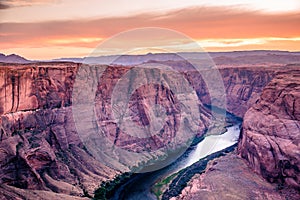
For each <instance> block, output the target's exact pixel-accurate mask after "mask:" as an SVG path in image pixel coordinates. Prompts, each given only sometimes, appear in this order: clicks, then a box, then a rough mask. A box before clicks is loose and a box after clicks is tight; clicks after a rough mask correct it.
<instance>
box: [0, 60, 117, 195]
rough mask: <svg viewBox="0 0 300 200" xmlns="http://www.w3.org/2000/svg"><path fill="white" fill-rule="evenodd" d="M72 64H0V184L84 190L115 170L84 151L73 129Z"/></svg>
mask: <svg viewBox="0 0 300 200" xmlns="http://www.w3.org/2000/svg"><path fill="white" fill-rule="evenodd" d="M77 67H78V66H77V64H70V63H69V64H65V63H64V64H43V65H41V64H40V65H38V64H36V65H34V66H28V65H20V66H4V67H1V70H0V72H1V73H0V74H1V77H2V78H1V79H0V80H1V84H0V85H1V93H0V96H1V98H0V101H1V114H2V115H1V117H0V134H1V135H0V165H1V170H0V183H1V184H3V187H4V186H5V185H10V186H14V187H15V188H20V190H18V191H19V192H20V194H22V192H23V191H25V190H22V189H31V190H44V191H50V192H57V193H65V194H69V195H76V196H84V195H87V194H90V195H92V194H93V191H94V190H95V189H96V188H97V187H98V186H99V184H100V183H101V181H103V180H107V179H109V178H113V177H114V176H115V175H116V174H117V172H116V171H115V170H112V169H110V168H108V167H107V166H105V165H103V164H102V163H100V162H99V161H98V160H96V159H95V158H94V157H93V156H92V155H90V153H89V152H88V151H87V149H86V148H85V147H84V145H83V144H82V142H81V139H80V137H79V136H78V134H77V132H76V127H75V125H74V120H73V115H72V109H71V107H69V105H70V104H71V92H72V84H73V82H74V79H75V72H76V69H77ZM5 188H6V187H5ZM10 188H11V187H10ZM12 191H14V190H13V189H12ZM1 193H3V196H4V194H5V192H3V191H1ZM45 194H47V193H45ZM25 197H26V198H27V196H26V195H25V196H24V198H25ZM28 198H29V197H28Z"/></svg>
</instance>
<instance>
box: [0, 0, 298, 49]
mask: <svg viewBox="0 0 300 200" xmlns="http://www.w3.org/2000/svg"><path fill="white" fill-rule="evenodd" d="M31 2H41V1H31ZM299 22H300V12H296V13H295V12H290V13H262V12H259V11H247V10H240V9H234V8H228V7H194V8H187V9H181V10H175V11H172V12H168V13H160V14H158V13H144V14H139V15H135V16H125V17H111V18H100V19H86V20H82V19H81V20H65V21H47V22H33V23H1V24H0V30H1V34H0V45H1V47H2V48H3V49H5V48H21V47H23V48H27V47H39V48H40V47H45V48H47V47H53V46H69V47H71V46H73V47H90V48H93V47H95V46H96V45H97V44H99V42H101V40H102V39H105V38H109V37H111V36H113V35H114V34H118V33H120V32H122V31H125V30H128V29H133V28H140V27H163V28H169V29H172V30H176V31H179V32H182V33H184V34H186V35H187V36H189V37H191V38H193V39H195V40H197V41H199V40H207V39H210V40H214V39H216V40H217V39H233V38H237V39H240V40H243V39H255V38H268V37H272V38H294V37H299V36H300V23H299ZM164 40H166V39H164ZM240 40H238V41H233V40H227V41H226V40H224V42H222V43H223V44H222V45H226V42H227V43H228V45H231V46H237V45H238V44H245V42H241V41H240ZM253 41H254V40H253ZM232 43H236V44H232ZM259 44H261V45H264V43H263V42H260V43H259Z"/></svg>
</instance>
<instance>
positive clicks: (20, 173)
mask: <svg viewBox="0 0 300 200" xmlns="http://www.w3.org/2000/svg"><path fill="white" fill-rule="evenodd" d="M171 64H174V63H171ZM174 65H175V66H174V67H175V69H179V68H180V67H181V66H184V65H183V64H182V63H180V62H178V63H175V64H174ZM176 67H177V68H176ZM80 68H81V69H82V68H84V69H86V70H85V72H86V74H85V75H84V76H85V77H86V79H81V78H78V76H77V75H78V70H79V69H80ZM131 69H132V67H124V66H100V67H99V70H100V71H101V72H103V74H101V76H99V77H97V76H94V75H95V72H93V71H91V70H90V68H89V67H88V66H86V65H81V64H75V63H32V64H26V65H17V64H16V65H10V64H2V65H1V66H0V115H1V116H0V164H1V169H0V183H1V184H2V185H5V186H7V185H9V186H13V188H21V189H25V190H27V189H37V190H43V191H50V192H56V193H64V194H68V195H75V196H83V195H84V193H88V194H90V195H92V194H93V191H94V190H95V189H96V188H97V187H98V186H99V184H100V183H101V182H102V181H104V180H107V179H111V178H113V177H114V176H115V175H116V174H117V173H120V171H121V170H119V169H122V170H130V167H132V166H135V165H139V164H140V163H146V162H147V161H148V160H151V159H156V158H158V157H163V156H164V153H165V152H164V150H161V149H163V147H164V146H166V145H169V146H170V147H171V149H172V148H173V147H174V145H173V146H172V143H169V140H170V139H172V138H174V137H175V136H176V135H177V133H178V130H180V128H181V129H182V130H183V131H189V130H188V129H185V127H193V129H192V131H193V132H194V133H193V134H195V135H197V136H202V135H203V134H204V133H205V130H207V129H208V128H209V126H210V125H211V124H212V123H211V121H212V120H213V118H214V117H213V116H212V114H211V112H210V111H209V110H207V108H205V106H204V104H210V103H211V97H210V92H211V91H209V90H208V89H207V85H206V83H205V80H204V79H203V78H202V77H201V76H199V73H197V72H196V71H193V70H191V69H190V68H189V67H186V68H184V67H183V68H182V69H181V68H180V69H181V70H177V71H178V72H179V71H180V73H181V74H182V76H183V78H185V80H186V81H187V82H188V83H189V84H190V85H191V88H192V90H194V91H190V90H186V89H185V88H182V82H180V81H178V80H180V79H178V78H174V77H172V76H174V75H173V74H169V72H165V71H164V70H160V69H155V70H152V71H151V70H145V71H144V75H143V76H145V80H146V81H147V80H148V81H149V83H148V84H144V85H141V86H139V87H137V88H135V89H134V90H132V91H131V93H130V98H129V99H128V105H127V107H128V115H129V118H124V119H126V120H127V119H130V120H131V121H132V123H133V124H135V125H136V126H137V127H139V126H141V127H142V126H148V128H149V135H148V137H147V138H146V139H145V137H140V138H136V137H135V135H134V133H135V131H134V130H135V129H130V127H126V129H125V128H119V125H120V123H118V121H116V120H112V119H114V117H116V115H115V114H114V112H116V113H117V111H120V110H121V109H115V110H113V109H112V108H113V107H112V106H111V104H112V103H113V102H114V98H115V97H122V94H121V93H120V94H119V93H114V92H116V91H123V90H124V91H128V87H127V88H126V87H124V88H123V86H126V85H130V81H135V82H139V78H140V77H141V76H139V75H137V76H132V77H131V79H125V80H124V82H122V81H120V79H122V78H123V77H124V76H125V75H126V74H127V73H129V72H130V70H131ZM219 72H220V76H221V77H222V81H223V82H224V88H225V94H224V95H225V96H226V99H227V102H226V105H227V106H226V107H227V110H228V111H230V112H232V113H234V114H236V115H238V116H241V117H242V116H243V115H244V113H245V112H246V110H247V108H248V107H249V106H251V105H252V104H253V103H254V102H255V100H256V99H257V98H258V97H259V95H260V92H261V91H262V90H263V88H264V86H265V85H266V84H267V83H268V82H269V81H270V80H271V79H272V77H273V76H274V73H275V72H274V71H272V70H268V69H250V68H233V67H227V68H222V69H220V70H219ZM93 73H94V74H93ZM92 77H93V78H92ZM153 77H160V79H159V80H160V81H163V82H164V84H162V83H161V82H155V81H150V80H152V79H153ZM167 77H169V78H167ZM170 77H171V78H170ZM153 80H154V79H153ZM170 80H171V81H172V80H173V82H172V83H171V82H170ZM174 80H175V81H174ZM176 80H177V81H176ZM75 82H77V85H86V82H89V83H91V86H92V85H94V86H93V87H94V88H93V89H94V90H89V87H86V88H82V90H81V91H80V92H82V93H83V94H84V92H87V93H90V92H91V91H92V92H93V93H92V102H93V106H94V107H93V109H92V112H89V110H87V112H84V110H82V112H81V113H80V114H82V115H83V116H90V115H91V113H92V114H93V116H94V117H95V118H94V119H93V120H90V118H88V117H86V118H85V119H84V120H90V121H88V123H90V124H92V125H93V127H92V128H93V129H94V128H95V127H96V129H97V130H100V129H101V130H102V134H103V135H104V136H105V137H106V138H107V139H108V140H109V141H110V142H111V144H112V145H113V147H117V148H120V149H122V150H124V151H126V152H129V153H132V152H134V153H138V154H142V157H141V158H140V160H139V159H138V160H135V163H128V162H127V161H128V158H129V157H126V154H120V153H118V152H116V151H114V152H111V151H108V154H106V158H113V159H114V160H115V161H117V162H118V163H117V164H116V165H115V164H114V163H113V164H112V165H108V163H107V162H106V161H107V160H104V158H103V157H100V159H99V157H97V155H95V154H94V153H93V152H92V150H93V149H90V148H89V147H90V146H89V145H88V144H87V143H85V142H83V139H84V138H83V137H82V134H86V135H88V134H89V131H90V130H89V128H90V127H88V126H86V127H77V125H76V120H75V119H74V116H75V117H76V116H77V115H76V114H78V113H74V107H73V102H74V101H75V100H77V101H78V102H85V101H86V99H87V98H89V96H88V95H78V94H79V93H74V84H75ZM120 83H122V84H120ZM123 83H124V84H123ZM118 84H119V90H117V89H116V88H118V87H116V86H117V85H118ZM171 86H172V87H173V89H175V90H176V91H178V93H177V94H175V93H174V91H172V90H171V89H170V87H171ZM75 89H76V88H75ZM115 94H119V95H115ZM195 96H196V97H197V98H199V99H195ZM113 97H114V98H113ZM116 99H117V100H118V98H116ZM116 102H117V101H116ZM195 106H196V107H195ZM121 108H123V107H122V106H121ZM191 108H192V109H191ZM189 110H190V112H189ZM196 111H197V112H196ZM157 116H159V117H157ZM153 120H157V121H155V123H154V126H150V125H151V123H152V122H153ZM152 124H153V123H152ZM78 128H84V130H85V131H84V133H82V132H80V133H78ZM128 128H129V129H128ZM131 128H132V126H131ZM162 130H163V131H162ZM151 131H154V132H156V134H152V132H151ZM189 132H190V131H189ZM183 136H184V135H182V136H181V137H178V138H176V140H177V141H179V143H180V142H181V141H185V139H186V138H185V137H183ZM175 147H176V146H175ZM112 149H116V148H112ZM149 152H150V153H151V156H149ZM153 152H155V153H153ZM124 155H125V156H124ZM143 155H144V156H143ZM126 159H127V160H126ZM104 161H105V162H104ZM110 164H111V163H110ZM119 164H121V165H122V168H118V166H119ZM4 188H5V190H11V191H10V192H13V191H14V192H15V189H12V188H10V189H9V188H7V187H4ZM2 190H3V188H2ZM18 191H20V193H22V194H23V192H24V190H18ZM24 195H25V193H24ZM23 197H24V198H25V197H26V196H23Z"/></svg>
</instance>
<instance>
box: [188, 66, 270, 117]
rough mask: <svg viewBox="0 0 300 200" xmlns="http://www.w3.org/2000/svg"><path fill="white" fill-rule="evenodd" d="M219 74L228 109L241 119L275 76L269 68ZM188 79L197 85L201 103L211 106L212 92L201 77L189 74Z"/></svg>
mask: <svg viewBox="0 0 300 200" xmlns="http://www.w3.org/2000/svg"><path fill="white" fill-rule="evenodd" d="M219 72H220V75H221V77H222V79H223V83H224V89H225V95H226V101H227V104H226V109H227V111H228V112H231V113H233V114H235V115H236V116H239V117H243V116H244V114H245V113H246V111H247V110H248V108H250V107H251V105H252V104H253V103H255V101H256V100H257V99H258V98H259V95H260V94H261V92H262V90H263V88H264V87H265V86H266V85H267V84H268V83H269V82H270V81H271V80H272V78H273V77H274V75H275V71H274V70H271V69H268V68H242V67H241V68H223V69H220V70H219ZM187 77H188V79H189V80H190V81H191V82H192V84H193V85H195V88H196V91H197V94H198V96H199V98H200V99H201V102H202V103H204V104H208V105H210V104H211V96H210V91H209V90H208V88H207V86H206V84H205V81H204V80H203V79H202V78H201V76H199V75H198V74H197V73H192V72H187Z"/></svg>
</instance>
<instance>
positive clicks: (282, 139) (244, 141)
mask: <svg viewBox="0 0 300 200" xmlns="http://www.w3.org/2000/svg"><path fill="white" fill-rule="evenodd" d="M238 149H239V153H240V155H241V156H242V157H243V158H245V159H246V160H247V161H248V162H249V164H250V166H251V167H252V168H253V169H254V170H255V171H256V172H258V173H260V174H261V175H262V176H263V177H264V178H266V179H267V180H269V181H270V182H277V183H282V184H283V183H284V184H286V185H289V186H292V187H296V188H300V72H299V71H296V70H295V71H289V72H287V73H281V74H278V76H276V78H274V79H273V80H272V81H271V82H270V83H269V84H268V85H267V86H266V87H265V88H264V90H263V93H262V94H261V97H260V99H259V100H258V101H257V102H256V103H255V104H254V105H253V106H252V107H251V108H250V109H249V110H248V111H247V113H246V114H245V118H244V123H243V131H242V137H241V139H240V142H239V148H238Z"/></svg>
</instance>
